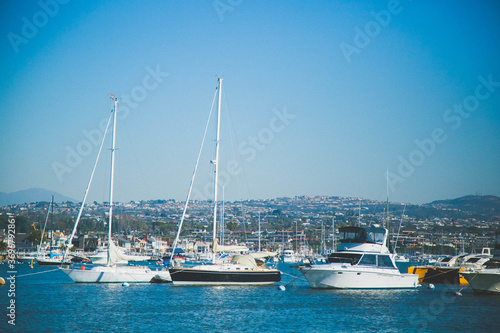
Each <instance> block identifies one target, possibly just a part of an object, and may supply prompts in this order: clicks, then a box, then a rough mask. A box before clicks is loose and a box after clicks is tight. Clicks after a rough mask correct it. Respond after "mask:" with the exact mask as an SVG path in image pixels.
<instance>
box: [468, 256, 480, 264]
mask: <svg viewBox="0 0 500 333" xmlns="http://www.w3.org/2000/svg"><path fill="white" fill-rule="evenodd" d="M479 259H481V258H478V257H472V258H469V259H467V260H466V261H465V262H466V263H468V264H473V263H476V262H478V261H479Z"/></svg>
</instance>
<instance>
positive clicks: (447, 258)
mask: <svg viewBox="0 0 500 333" xmlns="http://www.w3.org/2000/svg"><path fill="white" fill-rule="evenodd" d="M451 259H453V257H446V258H444V259H443V260H441V262H448V261H450V260H451Z"/></svg>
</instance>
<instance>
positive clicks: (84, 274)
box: [61, 94, 170, 283]
mask: <svg viewBox="0 0 500 333" xmlns="http://www.w3.org/2000/svg"><path fill="white" fill-rule="evenodd" d="M110 97H111V99H112V100H113V102H114V107H113V111H112V114H111V115H110V119H109V121H108V125H107V127H106V133H107V130H108V127H109V123H110V121H111V118H112V119H113V135H112V139H111V141H112V147H111V177H110V178H111V182H110V191H109V222H108V249H107V250H108V256H107V264H106V266H94V267H92V268H89V269H87V266H84V265H82V266H80V267H78V268H75V267H70V266H65V267H62V268H61V270H62V271H63V272H64V273H65V274H66V275H68V276H69V277H70V278H71V279H72V280H73V281H74V282H76V283H124V282H127V283H147V282H151V280H153V278H155V279H157V280H158V279H160V280H167V281H169V280H170V275H169V273H168V271H166V270H164V271H153V270H151V269H150V268H149V267H140V266H118V265H117V262H119V261H123V260H125V261H128V260H130V256H126V255H125V254H124V253H122V252H121V251H119V250H118V248H117V247H116V245H115V243H114V241H113V240H112V237H111V230H112V229H111V227H112V223H113V183H114V167H115V150H116V148H115V143H116V137H115V134H116V113H117V109H118V99H116V98H115V97H114V95H112V94H111V95H110ZM106 133H105V134H104V136H103V141H102V143H101V146H100V148H99V153H98V154H97V160H96V163H95V164H94V169H93V171H92V174H91V177H90V181H89V184H88V186H87V190H86V191H85V195H84V198H83V202H82V205H81V207H80V211H79V213H78V217H77V219H76V222H75V226H74V228H73V232H72V233H71V236H70V238H69V239H68V244H67V247H66V254H65V257H66V255H67V254H68V250H69V247H70V246H71V241H72V240H73V237H74V235H75V232H76V229H77V226H78V222H79V220H80V217H81V214H82V211H83V207H84V205H85V201H86V199H87V194H88V190H89V188H90V184H91V182H92V178H93V176H94V172H95V168H96V166H97V162H98V160H99V155H100V154H101V150H102V146H103V144H104V139H105V137H106Z"/></svg>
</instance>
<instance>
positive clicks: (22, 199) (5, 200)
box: [0, 188, 78, 207]
mask: <svg viewBox="0 0 500 333" xmlns="http://www.w3.org/2000/svg"><path fill="white" fill-rule="evenodd" d="M52 195H53V196H54V201H55V202H66V201H73V202H78V201H77V200H75V199H73V198H69V197H67V196H64V195H62V194H60V193H57V192H54V191H49V190H46V189H43V188H30V189H27V190H23V191H17V192H12V193H4V192H0V206H2V207H3V206H9V205H16V204H23V203H31V202H38V201H50V199H51V197H52Z"/></svg>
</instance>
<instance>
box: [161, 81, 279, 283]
mask: <svg viewBox="0 0 500 333" xmlns="http://www.w3.org/2000/svg"><path fill="white" fill-rule="evenodd" d="M221 88H222V79H221V78H218V87H217V91H216V94H217V95H218V100H217V102H218V104H217V105H218V106H217V128H216V133H217V138H216V146H215V160H213V161H211V162H212V163H213V164H214V166H215V175H214V210H213V223H214V225H213V237H212V249H211V250H212V253H211V255H212V265H196V266H193V267H190V268H187V267H171V268H170V269H169V272H170V276H171V278H172V283H173V284H174V285H269V284H273V283H276V282H279V281H281V273H280V271H279V270H277V269H271V268H267V267H266V266H265V264H264V263H263V262H262V261H256V260H255V258H254V257H252V256H251V255H234V256H233V257H232V259H231V261H230V262H228V263H217V260H216V256H217V253H220V252H230V251H239V250H243V249H244V248H246V247H241V246H224V245H218V242H217V209H218V208H217V203H218V178H219V143H220V115H221ZM214 101H215V97H214ZM205 133H206V130H205ZM202 146H203V144H202ZM200 152H201V151H200ZM198 161H199V155H198ZM198 161H197V163H196V167H195V171H194V173H193V178H192V180H191V186H190V189H189V192H188V197H187V199H186V204H185V206H184V212H183V215H182V218H181V222H180V223H179V229H178V231H177V236H176V239H175V241H174V247H173V248H174V249H175V248H176V246H177V242H178V241H179V235H180V232H181V228H182V222H183V219H184V216H185V213H186V209H187V205H188V202H189V197H190V194H191V189H192V185H193V181H194V178H195V175H196V169H197V166H198ZM172 253H173V252H172ZM172 255H173V254H172ZM171 259H172V258H171ZM170 262H171V263H172V260H170Z"/></svg>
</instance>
